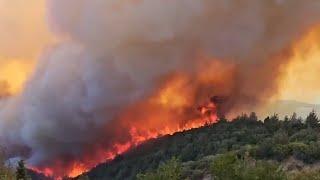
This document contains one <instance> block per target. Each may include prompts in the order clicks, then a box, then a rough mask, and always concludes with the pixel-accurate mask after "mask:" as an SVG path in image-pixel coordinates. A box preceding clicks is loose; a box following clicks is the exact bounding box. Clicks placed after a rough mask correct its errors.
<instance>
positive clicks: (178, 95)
mask: <svg viewBox="0 0 320 180" xmlns="http://www.w3.org/2000/svg"><path fill="white" fill-rule="evenodd" d="M202 73H203V72H202ZM196 76H199V77H200V75H196ZM201 78H202V79H204V75H203V74H201ZM208 78H209V76H208ZM208 78H207V79H205V81H206V82H212V81H210V80H209V79H208ZM190 79H191V78H190V77H189V75H186V74H171V75H169V76H168V78H166V79H165V80H164V81H163V83H161V85H160V86H159V88H158V89H157V90H156V91H154V93H153V94H152V95H151V96H149V97H148V98H147V99H145V100H143V101H141V102H138V103H135V104H134V105H133V106H131V107H129V108H128V109H127V110H125V112H124V113H122V116H121V117H120V120H118V121H119V122H121V123H120V124H122V126H123V128H122V129H123V130H124V131H128V134H129V136H130V138H129V139H128V140H126V141H121V142H116V143H114V144H113V146H112V147H110V148H109V149H103V148H98V149H97V150H96V152H95V155H92V157H88V158H87V159H82V160H80V161H75V162H73V163H72V165H71V166H69V168H68V170H67V172H68V173H67V175H68V176H69V177H76V176H78V175H80V174H82V173H84V172H86V171H88V170H89V169H90V168H92V167H94V166H95V165H96V164H98V163H101V162H104V161H107V160H112V159H114V158H115V157H116V156H117V155H119V154H122V153H124V152H126V151H127V150H129V149H130V148H132V147H135V146H137V145H139V144H141V143H143V142H145V141H147V140H149V139H153V138H157V137H159V136H163V135H172V134H174V133H176V132H181V131H185V130H190V129H193V128H199V127H202V126H204V125H206V124H211V123H215V122H216V121H217V119H218V117H217V107H216V105H215V103H214V102H213V101H209V100H208V98H206V99H207V102H205V103H203V101H202V103H199V102H198V98H199V97H198V94H197V91H198V83H199V82H194V81H191V80H190ZM200 82H201V81H200ZM133 117H134V118H135V120H134V121H132V120H131V119H132V118H133ZM55 167H59V163H56V165H54V166H53V168H40V169H34V170H37V171H41V172H43V173H44V174H46V175H48V176H53V175H56V174H60V173H57V172H60V171H62V172H66V170H65V169H64V170H60V169H57V168H55Z"/></svg>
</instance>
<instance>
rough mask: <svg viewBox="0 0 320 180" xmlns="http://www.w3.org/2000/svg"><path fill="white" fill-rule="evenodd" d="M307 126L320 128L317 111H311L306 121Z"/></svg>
mask: <svg viewBox="0 0 320 180" xmlns="http://www.w3.org/2000/svg"><path fill="white" fill-rule="evenodd" d="M306 124H307V126H308V127H310V128H317V127H319V119H318V117H317V114H316V112H315V111H311V112H310V114H309V115H308V117H307V119H306Z"/></svg>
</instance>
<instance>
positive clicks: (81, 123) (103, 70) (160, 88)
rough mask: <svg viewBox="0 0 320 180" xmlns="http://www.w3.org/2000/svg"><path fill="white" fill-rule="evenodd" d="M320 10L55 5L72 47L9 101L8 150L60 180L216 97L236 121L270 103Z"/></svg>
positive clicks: (54, 26)
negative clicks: (76, 164)
mask: <svg viewBox="0 0 320 180" xmlns="http://www.w3.org/2000/svg"><path fill="white" fill-rule="evenodd" d="M319 8H320V2H317V1H313V0H307V1H303V2H302V1H301V0H264V1H263V0H260V1H256V0H245V1H229V0H198V1H194V0H183V1H182V0H171V1H170V2H166V1H163V0H149V1H142V0H137V1H130V0H123V1H113V0H91V1H87V0H69V1H64V0H48V2H47V11H48V19H49V25H50V28H51V30H52V31H53V32H54V33H56V35H57V36H60V37H61V38H63V39H65V41H63V42H61V43H58V44H56V45H54V46H52V47H51V48H48V49H47V50H46V52H44V53H43V54H42V57H41V58H40V59H39V62H38V64H37V67H36V69H35V72H34V74H33V75H32V76H31V77H30V78H29V80H28V81H27V83H26V85H25V88H24V90H23V91H22V92H21V94H19V95H16V96H14V97H11V98H9V99H6V100H5V102H3V103H1V109H0V119H1V121H0V140H1V141H0V142H1V143H0V144H1V145H2V146H5V147H7V148H8V149H9V151H10V152H13V153H11V156H19V155H24V156H26V157H27V158H28V163H30V164H31V165H32V166H35V167H39V168H42V167H49V168H52V169H53V171H54V173H55V174H58V175H63V174H65V173H69V171H71V170H72V166H74V162H75V161H77V162H80V163H83V164H89V165H88V166H89V167H90V166H91V167H92V166H93V165H95V164H96V163H98V162H99V161H103V160H104V158H105V156H106V154H104V152H109V151H113V150H115V149H116V147H115V146H114V144H125V143H127V142H130V141H131V140H132V138H133V137H132V131H131V130H132V129H130V127H131V126H134V127H135V128H137V129H138V131H139V130H140V131H143V130H145V129H144V128H149V129H147V130H150V129H151V130H154V129H159V130H164V129H165V128H166V125H167V124H170V123H174V125H181V124H184V123H186V121H189V120H190V119H192V118H194V116H195V115H194V114H193V113H190V111H192V110H191V109H193V108H194V106H196V105H197V104H198V105H199V103H201V101H203V100H204V99H206V98H207V97H208V96H211V95H219V96H225V97H227V102H226V103H225V104H224V105H223V107H222V111H223V112H224V113H226V114H227V115H228V114H232V113H234V112H236V111H241V110H243V109H246V108H252V107H255V106H257V105H261V104H263V103H264V102H266V101H267V100H268V99H269V98H270V97H271V96H273V95H274V94H276V93H277V90H278V88H277V85H278V80H279V78H280V74H281V73H282V71H283V67H284V66H286V64H287V63H288V61H289V57H290V55H291V47H292V45H293V43H294V42H296V41H297V40H299V38H301V36H302V35H303V33H305V32H306V31H307V30H309V29H310V28H311V27H312V26H313V25H314V24H317V23H319V21H320V12H319ZM177 83H178V84H177ZM170 87H174V88H173V90H172V88H171V89H170ZM171 92H173V93H171ZM166 93H167V94H169V95H168V96H164V97H163V94H166ZM180 96H182V98H180ZM158 97H160V101H158V100H156V101H153V100H154V99H157V98H158ZM155 102H156V103H155ZM159 102H160V105H161V106H160V105H159ZM163 106H164V107H165V108H159V107H163ZM181 109H182V110H183V111H182V112H183V113H181V111H180V110H181ZM190 114H191V115H190ZM189 115H190V116H189ZM166 118H167V119H166ZM179 118H181V120H180V119H179ZM171 120H173V121H171ZM139 128H140V129H139ZM147 130H146V131H147ZM117 150H118V149H116V151H117ZM100 155H103V157H100ZM98 156H99V157H98ZM98 158H100V159H98Z"/></svg>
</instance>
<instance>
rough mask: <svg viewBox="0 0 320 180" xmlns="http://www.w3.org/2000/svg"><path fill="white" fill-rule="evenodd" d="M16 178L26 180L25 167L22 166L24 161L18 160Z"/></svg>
mask: <svg viewBox="0 0 320 180" xmlns="http://www.w3.org/2000/svg"><path fill="white" fill-rule="evenodd" d="M16 177H17V180H27V179H28V177H27V170H26V167H25V165H24V161H23V160H20V161H19V162H18V167H17V171H16Z"/></svg>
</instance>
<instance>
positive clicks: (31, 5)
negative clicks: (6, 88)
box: [0, 0, 320, 103]
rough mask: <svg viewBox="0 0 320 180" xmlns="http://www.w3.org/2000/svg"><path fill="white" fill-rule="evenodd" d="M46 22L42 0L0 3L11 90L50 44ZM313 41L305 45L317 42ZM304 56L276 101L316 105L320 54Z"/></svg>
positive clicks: (0, 75) (3, 70) (0, 52)
mask: <svg viewBox="0 0 320 180" xmlns="http://www.w3.org/2000/svg"><path fill="white" fill-rule="evenodd" d="M46 19H47V18H46V10H45V0H30V1H28V2H27V3H26V1H23V0H0V39H1V41H0V80H6V81H9V84H11V86H13V87H14V88H13V89H19V87H20V86H21V84H22V83H23V82H24V81H25V80H26V79H27V76H28V75H29V74H30V72H31V71H32V68H33V66H34V62H35V60H36V59H37V58H38V56H39V55H41V51H42V50H43V49H44V48H45V47H47V46H48V44H51V43H50V41H52V39H53V35H52V34H51V33H50V32H49V30H48V28H47V23H46ZM318 29H320V28H318ZM319 31H320V30H319ZM319 31H318V32H319ZM317 34H319V33H317ZM317 37H319V36H318V35H317ZM310 39H311V41H310ZM314 39H315V37H314V36H313V37H311V38H309V40H308V44H310V45H311V44H315V43H316V42H319V41H315V40H314ZM304 46H306V43H305V44H304ZM304 52H305V51H304V50H297V55H296V57H295V58H296V59H303V60H304V62H303V63H301V62H302V61H300V62H299V60H297V61H296V62H299V63H293V64H292V65H291V66H290V67H289V68H288V69H287V70H286V71H287V72H288V75H287V77H286V78H284V80H283V82H282V85H281V93H280V96H279V97H278V98H279V99H295V100H299V101H305V102H310V103H320V91H319V89H320V85H319V84H320V83H319V78H318V77H319V76H318V75H319V69H320V60H319V59H320V50H319V47H316V46H314V47H313V48H312V51H309V52H308V53H307V54H304Z"/></svg>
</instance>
